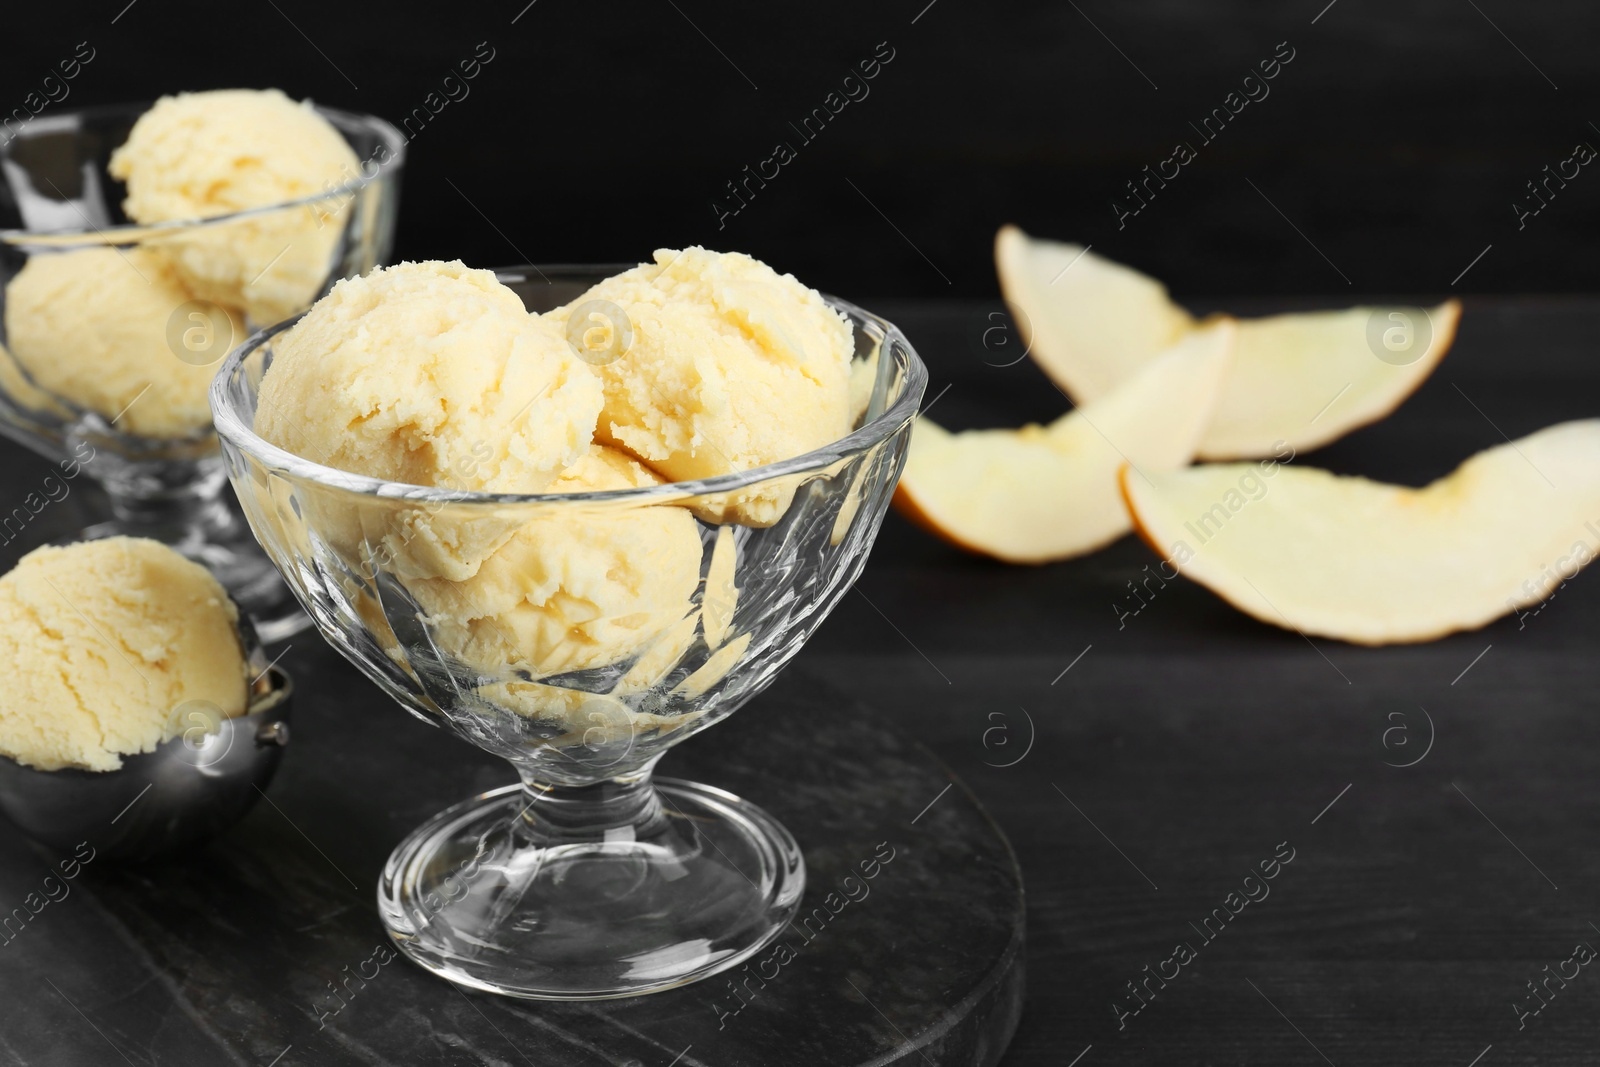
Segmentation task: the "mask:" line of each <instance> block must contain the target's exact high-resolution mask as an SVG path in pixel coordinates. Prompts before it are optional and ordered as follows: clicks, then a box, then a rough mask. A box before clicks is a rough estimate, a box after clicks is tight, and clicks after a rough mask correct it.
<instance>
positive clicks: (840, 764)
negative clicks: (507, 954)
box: [0, 637, 1023, 1067]
mask: <svg viewBox="0 0 1600 1067" xmlns="http://www.w3.org/2000/svg"><path fill="white" fill-rule="evenodd" d="M285 664H286V665H288V666H289V667H290V669H291V670H292V671H294V672H295V674H296V675H297V678H298V679H299V683H300V688H299V695H298V697H297V707H296V709H295V721H294V731H295V734H294V739H293V742H292V744H291V746H290V748H289V750H288V751H287V752H286V756H285V760H284V763H283V767H282V770H281V771H280V774H279V778H278V780H277V782H276V783H275V784H274V786H273V788H272V789H271V791H270V796H271V800H272V803H270V804H267V803H263V804H260V805H258V807H257V808H256V809H255V810H254V811H253V812H252V813H251V814H250V815H249V816H248V817H247V819H246V820H245V821H244V822H243V823H241V824H240V825H239V826H238V827H237V828H235V830H234V831H233V832H231V833H229V834H227V835H226V836H225V837H223V838H221V839H220V840H218V841H216V842H214V843H213V844H212V845H211V846H209V847H208V848H204V849H202V850H200V851H198V852H196V853H194V854H191V855H187V856H184V857H181V858H179V859H175V860H170V861H158V862H154V863H151V864H146V865H143V866H133V867H117V866H115V865H114V864H113V863H112V861H110V860H97V861H91V862H90V863H89V864H88V865H87V866H86V867H85V868H84V870H83V871H82V873H81V874H79V876H78V877H77V878H76V879H75V880H72V881H70V882H67V883H66V885H67V887H68V892H67V895H66V896H65V897H64V898H63V899H61V900H60V901H59V902H57V903H51V904H47V905H46V906H45V907H44V909H43V910H41V911H40V912H39V913H38V915H37V916H36V917H35V918H33V919H32V920H31V921H29V923H28V924H27V925H26V926H25V927H23V928H22V929H21V931H20V933H19V934H18V935H17V936H16V937H15V938H14V940H13V941H11V942H10V943H9V944H8V945H6V946H5V947H4V948H0V963H3V964H4V969H3V970H0V1002H3V1003H5V1004H7V1005H8V1010H7V1011H6V1013H5V1021H4V1024H3V1029H0V1054H3V1055H6V1056H9V1057H11V1058H13V1059H15V1060H16V1061H17V1062H19V1063H28V1064H43V1063H108V1062H116V1061H117V1057H116V1055H115V1053H113V1051H112V1049H113V1048H115V1050H116V1052H117V1053H121V1054H122V1055H123V1056H124V1057H126V1058H127V1060H128V1061H129V1062H130V1063H134V1064H144V1063H169V1062H170V1063H197V1062H201V1060H202V1059H204V1060H205V1061H206V1062H230V1061H231V1062H236V1063H240V1064H267V1063H269V1062H272V1061H273V1057H275V1056H278V1055H280V1054H281V1053H284V1050H285V1049H287V1050H288V1051H287V1054H284V1055H282V1058H281V1059H280V1060H278V1061H277V1064H278V1067H292V1065H295V1064H377V1063H385V1064H412V1063H417V1064H422V1063H427V1064H441V1063H462V1064H467V1063H502V1062H503V1063H513V1064H514V1063H523V1062H528V1063H536V1064H539V1065H541V1067H544V1065H550V1064H583V1063H616V1064H640V1065H643V1064H656V1065H665V1064H667V1063H669V1062H677V1063H679V1064H681V1065H684V1067H694V1065H696V1064H706V1065H716V1067H724V1065H726V1067H737V1065H750V1067H775V1065H781V1064H791V1063H792V1064H807V1065H811V1064H841V1065H844V1064H864V1063H884V1064H887V1063H902V1062H904V1063H912V1062H924V1058H926V1061H927V1062H933V1063H939V1064H963V1065H969V1064H970V1065H981V1067H988V1065H991V1064H994V1063H995V1062H996V1061H997V1060H998V1059H999V1056H1000V1054H1001V1052H1002V1051H1003V1050H1004V1048H1005V1046H1006V1043H1007V1042H1008V1041H1009V1039H1010V1037H1011V1034H1012V1032H1013V1031H1014V1030H1015V1029H1016V1025H1017V1020H1018V1017H1019V1016H1020V1014H1021V1006H1022V984H1023V952H1022V947H1023V927H1022V922H1023V904H1022V886H1021V880H1020V874H1019V873H1018V870H1017V867H1016V862H1015V859H1014V857H1013V856H1012V853H1011V849H1010V846H1009V845H1008V844H1007V843H1006V840H1005V838H1004V837H1003V836H1002V835H1001V833H1000V832H999V830H998V829H997V828H996V827H995V825H994V824H993V823H992V822H991V821H990V819H989V817H988V815H987V814H985V813H984V811H983V810H982V809H981V808H980V807H979V806H978V804H977V802H976V801H975V800H974V799H973V798H972V796H971V794H970V793H968V791H967V790H966V788H965V786H962V785H961V784H959V783H956V782H953V780H952V779H951V777H950V775H949V772H948V771H947V770H946V769H945V768H944V767H943V766H942V765H940V764H939V763H938V762H937V761H936V760H934V759H933V758H932V757H931V756H930V755H929V754H928V753H927V752H926V750H924V749H921V748H920V747H918V746H917V745H915V744H914V743H912V742H910V741H908V740H907V739H906V738H905V737H904V736H903V735H901V734H899V733H897V732H896V731H895V730H893V729H892V728H890V727H888V725H887V724H886V723H885V722H884V720H883V718H882V717H881V716H880V715H877V714H875V713H874V712H872V711H871V710H870V709H869V708H867V707H866V706H864V705H862V704H861V703H859V702H857V701H853V700H851V699H849V698H848V697H845V696H844V695H843V694H841V693H839V692H837V691H834V690H830V689H829V688H828V687H827V686H826V685H825V684H823V683H821V682H820V680H819V679H816V678H814V677H811V676H808V674H807V673H806V672H805V671H804V670H795V671H792V672H790V673H787V674H785V675H784V676H783V678H782V679H781V682H780V684H779V685H778V687H777V688H776V689H775V690H774V691H772V692H770V693H768V694H767V695H765V696H763V697H760V698H758V699H757V700H756V702H754V703H753V704H752V705H750V706H749V707H747V708H745V709H743V710H742V711H741V712H740V713H739V714H737V715H735V716H733V717H732V718H731V719H730V720H728V721H727V722H725V723H723V724H721V725H719V726H718V727H717V728H716V729H714V730H711V731H708V732H707V733H705V734H704V735H701V736H699V737H696V738H695V739H694V740H693V741H692V742H691V743H689V744H686V745H684V746H682V747H681V749H680V750H678V751H675V752H674V753H672V754H670V755H669V756H668V757H667V759H666V760H665V761H664V764H663V767H662V770H663V771H664V772H665V773H667V774H671V775H674V776H680V777H688V778H697V779H699V780H703V781H706V782H710V783H713V784H716V785H718V786H720V787H723V788H726V789H730V790H732V791H734V792H736V793H739V794H741V795H744V796H747V797H749V798H751V799H752V800H754V801H755V802H757V803H759V804H761V805H762V806H764V807H765V808H767V810H768V811H770V812H772V813H773V814H774V815H776V816H777V817H778V818H780V819H781V820H783V822H784V823H785V824H786V825H787V826H788V827H789V828H790V829H791V831H792V832H793V833H794V834H795V836H796V837H797V838H798V839H799V841H800V842H801V845H802V848H803V849H804V852H805V859H806V865H807V872H808V873H807V877H808V883H807V887H806V896H805V899H804V901H803V902H802V913H801V914H802V915H807V914H810V913H811V912H812V909H813V908H823V914H824V915H828V916H830V917H829V918H828V919H827V921H826V922H821V921H815V920H814V921H813V923H812V924H811V925H810V926H809V927H807V926H805V925H803V924H802V925H797V926H794V927H792V928H791V931H790V932H789V933H788V934H786V935H785V936H784V937H783V938H781V939H780V940H781V941H783V942H784V943H786V944H787V945H788V946H789V947H790V948H791V949H792V950H793V951H792V956H790V954H788V953H780V952H778V951H777V948H776V946H774V947H772V948H769V949H767V950H764V951H763V952H762V953H761V954H759V955H758V956H757V957H756V959H757V960H758V961H770V962H768V963H767V965H766V967H765V971H766V973H767V974H768V975H771V974H772V972H773V970H774V968H776V971H777V973H776V976H775V977H772V978H771V979H770V980H767V981H764V980H763V979H762V973H761V970H760V969H758V968H757V967H756V966H754V965H752V966H750V967H748V968H746V969H736V970H734V971H731V972H728V973H727V974H724V975H718V976H714V977H713V978H710V979H707V980H706V981H704V982H701V983H697V984H694V985H690V986H686V987H684V988H681V989H677V990H672V991H669V992H665V993H658V994H654V995H651V996H647V997H637V998H630V999H626V1000H617V1001H607V1002H599V1003H590V1004H550V1003H543V1002H527V1001H512V1000H508V999H504V998H497V997H492V996H485V995H479V994H471V995H468V994H465V993H462V992H460V991H458V990H456V989H455V988H454V987H452V986H451V985H449V984H448V983H446V982H444V981H442V980H440V979H437V978H435V977H433V976H431V975H429V974H427V973H425V972H423V971H422V970H421V969H419V968H417V967H415V966H413V965H412V964H410V963H409V962H407V961H406V960H405V959H404V958H403V957H400V956H398V955H396V954H394V953H393V951H392V950H391V949H390V948H389V947H388V943H387V939H386V937H385V935H384V933H383V931H382V929H381V927H380V926H379V925H378V922H377V918H376V915H375V910H374V904H373V887H374V884H375V881H376V878H377V875H378V871H379V869H380V867H381V866H382V864H383V861H384V858H385V854H386V853H387V851H388V849H389V848H390V847H391V846H392V845H394V844H395V843H396V842H397V841H398V840H399V839H400V837H401V836H403V835H404V833H405V832H406V831H407V830H409V829H410V828H411V827H412V826H413V825H415V824H416V823H418V822H420V821H422V820H423V819H424V818H426V817H427V816H429V815H430V814H432V813H433V812H435V811H436V810H438V809H439V808H441V807H443V806H445V805H447V804H449V803H451V802H454V801H456V800H460V799H463V798H464V797H465V796H466V795H468V794H470V793H472V792H474V791H478V790H482V789H484V788H487V787H491V786H494V785H499V784H504V783H505V782H507V781H508V780H510V779H511V778H512V775H511V774H510V769H509V767H508V766H506V765H504V764H501V763H499V762H498V761H496V760H494V759H492V758H489V757H484V756H482V755H481V754H480V753H478V752H476V750H473V749H470V748H469V747H468V746H467V745H466V744H465V743H462V742H458V741H455V740H453V739H451V738H449V737H447V736H445V735H443V734H440V733H437V732H434V731H432V730H430V729H429V728H428V727H427V726H426V725H424V724H422V723H419V722H416V721H415V720H412V719H410V718H409V717H407V716H405V715H404V714H403V713H402V712H401V711H400V710H399V709H398V708H397V707H394V706H389V705H388V702H387V701H386V700H385V699H384V698H383V697H381V696H380V695H379V694H378V693H377V692H376V691H375V690H374V689H372V688H371V687H370V686H368V685H367V684H366V683H365V682H364V681H363V680H361V679H360V678H359V677H358V676H356V675H355V674H354V672H353V671H350V670H349V669H347V668H346V667H345V666H344V665H343V664H342V663H339V662H338V661H337V660H336V658H335V656H334V654H333V653H332V652H331V650H329V649H327V648H325V647H323V646H322V645H321V643H320V642H317V641H315V639H313V638H309V637H308V638H305V639H302V640H301V641H299V642H296V647H295V648H294V649H293V650H292V651H291V653H290V655H289V656H288V657H286V659H285ZM497 764H498V765H497ZM924 809H926V811H925V812H924ZM885 857H888V859H887V861H886V862H881V861H884V860H885ZM53 859H55V857H54V856H53V855H51V854H49V853H47V852H46V851H45V850H43V849H40V848H37V847H35V846H33V845H31V844H29V843H27V842H25V841H24V840H22V839H21V838H20V837H19V836H18V835H17V834H16V833H15V832H13V831H9V830H7V831H6V832H4V833H0V872H3V873H0V892H3V893H4V894H5V895H4V896H3V897H0V900H3V901H5V902H6V903H7V904H8V906H9V904H11V903H12V902H15V903H17V904H21V903H22V902H23V900H24V898H25V897H26V896H27V894H28V893H29V892H30V890H33V889H36V888H38V887H39V886H40V885H41V884H42V883H43V881H44V879H45V877H46V876H47V875H48V874H49V873H50V872H49V870H48V868H47V864H48V863H49V862H51V861H52V860H53ZM863 863H868V869H869V870H875V871H876V875H875V877H873V878H872V879H871V880H870V881H865V882H860V883H857V882H852V886H859V885H864V886H865V887H866V891H865V894H864V895H863V892H862V890H861V889H860V888H854V889H853V890H852V891H853V892H854V893H855V895H856V899H854V900H851V899H848V898H845V897H844V895H843V892H842V890H841V887H840V883H841V880H842V879H844V878H846V877H847V876H850V875H852V874H855V875H857V876H858V877H859V875H860V867H861V864H863ZM874 863H876V864H877V865H876V866H873V864H874ZM53 891H54V892H56V893H57V895H60V890H59V889H54V888H53ZM830 891H837V892H838V893H839V895H838V896H835V897H834V898H833V901H832V903H833V905H834V906H835V907H837V908H839V910H838V911H837V913H830V912H829V911H828V909H827V908H826V907H824V904H823V901H824V898H825V897H826V896H828V895H829V894H830ZM841 899H844V900H845V903H843V904H842V905H840V904H839V901H840V900H841ZM780 964H781V965H780ZM363 976H365V979H364V978H363ZM735 982H738V983H739V989H740V991H741V992H740V993H738V994H736V993H735V991H734V983H735ZM336 993H337V995H336ZM97 1031H98V1032H97ZM680 1053H681V1057H680ZM675 1058H676V1059H675Z"/></svg>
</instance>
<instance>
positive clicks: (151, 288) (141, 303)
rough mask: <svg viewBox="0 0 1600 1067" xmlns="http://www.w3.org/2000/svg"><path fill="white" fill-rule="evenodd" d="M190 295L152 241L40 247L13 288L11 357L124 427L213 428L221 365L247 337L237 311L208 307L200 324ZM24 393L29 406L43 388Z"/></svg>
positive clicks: (55, 390) (143, 431) (181, 431)
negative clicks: (214, 384)
mask: <svg viewBox="0 0 1600 1067" xmlns="http://www.w3.org/2000/svg"><path fill="white" fill-rule="evenodd" d="M190 299H191V298H190V296H189V294H188V292H187V291H185V289H184V288H183V285H182V284H181V283H180V281H179V280H178V278H177V276H176V275H175V274H174V272H173V270H172V269H171V267H170V266H169V265H168V263H167V262H166V260H165V259H164V258H163V257H162V256H160V255H158V254H156V253H155V252H153V251H151V250H150V249H148V248H128V249H117V248H89V249H83V250H81V251H76V252H63V253H54V254H39V255H36V256H33V257H32V258H30V259H29V260H28V262H27V263H26V264H25V265H24V266H23V268H22V270H21V271H19V272H18V273H17V276H16V277H14V278H12V279H11V281H10V282H9V283H8V284H7V285H6V333H7V335H8V337H9V339H10V342H11V344H10V348H11V354H12V355H13V356H14V357H15V359H16V361H17V363H18V364H19V365H21V367H22V368H23V369H25V370H26V371H27V372H28V374H29V375H30V376H31V377H32V379H33V381H34V382H35V383H37V384H38V385H39V386H40V387H42V388H43V389H45V390H46V391H47V392H49V393H52V394H55V395H56V396H60V397H62V398H64V399H66V400H70V401H72V402H73V403H74V404H77V405H79V406H80V407H84V408H88V409H89V410H91V411H97V412H99V413H100V414H101V415H104V416H105V417H106V419H107V420H111V419H115V420H116V427H117V429H119V430H123V431H126V432H128V433H132V434H137V435H140V436H143V437H160V438H175V437H187V436H189V435H191V434H195V433H198V432H200V431H202V430H204V429H205V428H206V427H208V426H210V425H211V409H210V407H209V406H208V405H207V402H206V390H207V388H208V387H209V386H210V385H211V378H212V374H213V373H214V372H215V370H216V367H215V366H214V365H212V364H213V363H214V362H215V359H220V358H221V357H222V356H223V355H226V354H227V351H228V349H229V347H231V344H233V343H237V342H238V341H242V340H243V339H244V324H243V323H242V322H240V321H239V319H238V317H237V316H234V315H232V314H229V313H225V312H221V311H211V310H209V309H208V310H206V311H197V312H195V315H196V316H197V317H195V318H194V319H193V320H192V321H191V318H190V317H189V316H187V315H184V314H182V313H181V309H183V308H184V305H186V304H189V302H190ZM175 312H179V314H178V315H177V316H176V321H175V319H174V313H175ZM193 331H200V333H202V334H203V335H204V336H203V337H202V338H201V342H202V343H201V344H200V345H199V346H198V347H196V346H195V345H194V344H186V338H185V333H190V334H191V336H192V335H193ZM180 352H181V353H183V357H184V358H180V355H179V353H180ZM207 353H214V359H213V358H211V357H210V356H208V355H207ZM17 393H18V391H17V390H13V395H14V396H17ZM21 393H22V395H21V396H18V399H19V400H21V401H22V402H24V403H27V402H28V400H29V397H31V396H35V395H36V394H33V393H31V392H30V391H28V390H26V389H23V390H21Z"/></svg>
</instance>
